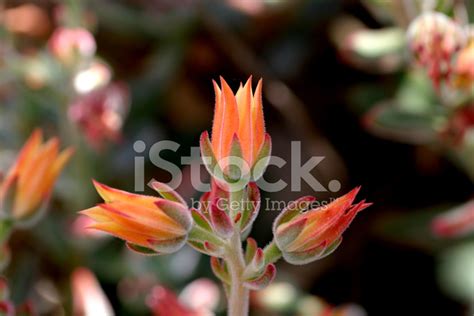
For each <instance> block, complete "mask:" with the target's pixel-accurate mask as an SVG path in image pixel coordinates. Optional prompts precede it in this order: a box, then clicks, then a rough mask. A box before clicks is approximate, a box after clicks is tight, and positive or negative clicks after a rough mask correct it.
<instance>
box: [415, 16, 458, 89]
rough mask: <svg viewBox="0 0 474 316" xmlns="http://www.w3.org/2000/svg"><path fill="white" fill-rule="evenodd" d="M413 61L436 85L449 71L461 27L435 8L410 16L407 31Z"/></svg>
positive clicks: (456, 49) (456, 50) (456, 48)
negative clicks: (432, 10) (414, 17)
mask: <svg viewBox="0 0 474 316" xmlns="http://www.w3.org/2000/svg"><path fill="white" fill-rule="evenodd" d="M407 36H408V42H409V45H410V49H411V51H412V52H413V55H414V57H415V60H416V62H417V63H418V64H419V65H420V66H422V67H424V68H426V71H427V72H428V75H429V76H430V78H431V80H432V81H433V83H434V85H435V86H436V87H438V86H439V84H440V82H441V81H442V80H444V79H446V77H447V76H448V75H449V74H450V72H451V62H452V60H453V59H454V56H455V54H456V53H457V52H458V51H459V50H460V48H461V47H462V46H463V45H464V43H465V41H466V34H465V32H464V31H463V29H462V27H461V26H460V25H459V24H457V23H456V22H455V21H453V20H452V19H451V18H449V17H448V16H446V15H444V14H443V13H439V12H426V13H423V14H422V15H420V16H418V17H417V18H416V19H415V20H413V21H412V22H411V24H410V27H409V28H408V32H407Z"/></svg>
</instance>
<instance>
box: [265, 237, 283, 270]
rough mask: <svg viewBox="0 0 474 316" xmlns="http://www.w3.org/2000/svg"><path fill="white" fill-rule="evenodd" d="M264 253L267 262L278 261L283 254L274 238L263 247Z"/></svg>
mask: <svg viewBox="0 0 474 316" xmlns="http://www.w3.org/2000/svg"><path fill="white" fill-rule="evenodd" d="M263 254H264V256H265V263H267V264H268V263H275V262H277V261H278V260H280V258H281V256H282V253H281V250H280V249H279V248H278V247H277V245H276V243H275V241H274V240H272V242H271V243H269V244H268V245H267V246H266V247H265V249H263Z"/></svg>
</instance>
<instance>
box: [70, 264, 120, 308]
mask: <svg viewBox="0 0 474 316" xmlns="http://www.w3.org/2000/svg"><path fill="white" fill-rule="evenodd" d="M71 289H72V298H73V308H74V315H83V316H94V315H104V316H111V315H114V312H113V310H112V307H111V306H110V303H109V301H108V299H107V297H106V296H105V294H104V292H103V291H102V289H101V288H100V285H99V282H98V281H97V279H96V278H95V276H94V274H93V273H92V272H91V271H89V270H88V269H86V268H77V269H76V270H75V271H74V272H73V273H72V277H71Z"/></svg>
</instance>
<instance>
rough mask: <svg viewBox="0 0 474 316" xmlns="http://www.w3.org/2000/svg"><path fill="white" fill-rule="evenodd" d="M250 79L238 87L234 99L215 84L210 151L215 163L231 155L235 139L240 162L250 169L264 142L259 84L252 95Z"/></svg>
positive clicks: (224, 86)
mask: <svg viewBox="0 0 474 316" xmlns="http://www.w3.org/2000/svg"><path fill="white" fill-rule="evenodd" d="M251 84H252V77H250V78H249V79H248V80H247V82H246V83H245V85H244V86H242V84H241V85H240V88H239V90H238V91H237V93H236V94H235V95H234V93H233V92H232V89H231V88H230V87H229V85H228V84H227V82H226V81H225V80H224V79H223V78H221V88H219V86H218V85H217V83H216V82H214V90H215V93H216V107H215V112H214V123H213V126H212V148H213V151H214V154H215V156H216V158H217V160H218V161H219V162H220V163H221V160H222V159H224V158H226V157H229V156H230V155H231V148H232V145H233V140H234V136H237V139H238V141H239V142H240V146H241V150H242V156H243V159H244V160H245V161H246V162H247V163H248V165H249V167H252V166H253V165H254V163H255V162H257V157H258V155H259V153H260V150H261V149H262V146H263V144H264V142H265V123H264V118H263V107H262V80H260V81H259V82H258V85H257V88H256V89H255V91H254V92H253V91H252V87H251Z"/></svg>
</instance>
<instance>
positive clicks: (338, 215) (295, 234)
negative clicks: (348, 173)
mask: <svg viewBox="0 0 474 316" xmlns="http://www.w3.org/2000/svg"><path fill="white" fill-rule="evenodd" d="M359 190H360V188H356V189H354V190H352V191H351V192H349V193H347V194H346V195H344V196H341V197H339V198H338V199H336V200H334V201H333V202H331V203H330V204H328V205H326V206H321V207H318V208H316V209H311V210H309V211H306V212H303V211H304V209H305V208H307V207H309V206H310V205H309V204H307V203H306V202H308V200H303V199H302V200H301V202H304V203H305V205H303V207H302V205H300V204H301V203H296V202H295V203H294V204H292V205H291V207H288V208H287V209H285V210H283V211H282V213H281V214H280V215H279V216H278V217H277V219H276V220H275V224H274V227H273V230H274V232H273V234H274V236H275V242H276V244H277V246H278V248H279V249H280V250H281V251H282V254H283V258H285V260H286V261H288V262H289V263H292V264H306V263H309V262H312V261H314V260H319V259H321V258H323V257H325V256H327V255H329V254H330V253H331V252H332V251H334V250H335V249H336V248H337V246H339V244H340V243H341V240H342V233H343V232H344V231H345V230H346V229H347V227H349V224H350V223H351V222H352V220H353V219H354V218H355V216H356V215H357V213H358V212H360V211H362V210H363V209H365V208H367V207H368V206H370V205H371V204H370V203H365V201H361V202H359V203H357V204H355V205H354V204H352V203H353V202H354V199H355V197H356V195H357V193H358V192H359Z"/></svg>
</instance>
